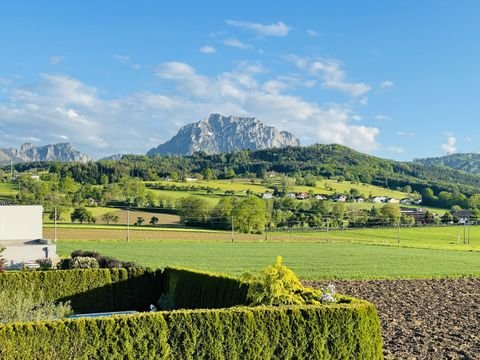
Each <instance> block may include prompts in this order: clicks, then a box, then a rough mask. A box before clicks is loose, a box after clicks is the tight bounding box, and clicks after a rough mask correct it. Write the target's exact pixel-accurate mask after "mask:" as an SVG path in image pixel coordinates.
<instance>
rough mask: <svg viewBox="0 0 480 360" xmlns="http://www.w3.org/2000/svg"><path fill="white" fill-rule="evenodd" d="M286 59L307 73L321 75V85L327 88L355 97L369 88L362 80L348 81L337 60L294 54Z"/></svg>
mask: <svg viewBox="0 0 480 360" xmlns="http://www.w3.org/2000/svg"><path fill="white" fill-rule="evenodd" d="M288 59H289V60H290V61H292V62H293V63H294V64H295V65H296V66H297V67H298V68H300V69H302V70H304V71H307V72H308V73H309V74H312V75H318V76H321V77H322V79H323V86H324V87H325V88H327V89H334V90H339V91H342V92H345V93H348V94H350V95H352V96H355V97H356V96H361V95H364V94H366V93H367V92H369V91H370V89H371V87H370V85H368V84H365V83H363V82H357V83H353V82H348V81H347V80H346V78H347V75H346V73H345V71H344V70H343V69H342V67H341V65H340V63H339V62H338V61H337V60H334V59H321V58H318V59H310V58H306V57H299V56H296V55H290V56H288Z"/></svg>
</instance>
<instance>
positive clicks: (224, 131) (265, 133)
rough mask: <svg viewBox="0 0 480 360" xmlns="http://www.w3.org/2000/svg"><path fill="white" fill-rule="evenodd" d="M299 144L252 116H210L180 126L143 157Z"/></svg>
mask: <svg viewBox="0 0 480 360" xmlns="http://www.w3.org/2000/svg"><path fill="white" fill-rule="evenodd" d="M299 145H300V141H299V140H298V139H297V138H296V137H295V136H294V135H293V134H291V133H289V132H287V131H280V130H278V129H276V128H274V127H272V126H267V125H265V124H263V123H262V122H260V121H259V120H258V119H256V118H254V117H239V116H223V115H220V114H210V116H209V117H208V118H206V119H204V120H201V121H199V122H196V123H192V124H188V125H185V126H183V127H182V128H181V129H180V130H179V131H178V133H177V134H176V135H175V136H174V137H173V138H172V139H170V140H169V141H167V142H166V143H164V144H161V145H159V146H158V147H156V148H154V149H151V150H150V151H149V152H148V153H147V155H154V154H170V155H191V154H193V153H194V152H197V151H203V152H205V153H206V154H218V153H222V152H233V151H237V150H242V149H250V150H261V149H270V148H283V147H287V146H299Z"/></svg>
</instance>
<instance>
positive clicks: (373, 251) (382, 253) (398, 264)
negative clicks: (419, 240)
mask: <svg viewBox="0 0 480 360" xmlns="http://www.w3.org/2000/svg"><path fill="white" fill-rule="evenodd" d="M77 249H83V250H94V251H98V252H100V253H102V254H105V255H110V256H113V257H117V258H119V259H122V260H133V261H135V262H137V263H138V264H140V265H144V266H149V267H153V268H158V267H165V266H179V267H189V268H196V269H202V270H207V271H215V272H223V273H228V274H232V275H240V274H242V273H244V272H248V271H257V270H260V269H262V268H264V267H265V266H267V265H269V264H272V263H273V262H274V261H275V258H276V257H277V256H278V255H281V256H283V258H284V262H285V264H286V265H288V266H290V267H292V269H293V270H294V271H295V272H296V274H298V276H299V277H301V278H302V279H332V278H342V279H365V278H369V279H371V278H431V277H450V276H480V252H476V251H472V252H468V251H449V250H432V249H416V248H401V247H392V246H375V245H364V244H338V243H316V242H233V243H230V242H209V241H203V242H191V241H186V242H182V241H132V242H129V243H127V242H125V241H102V240H93V241H68V240H62V241H59V242H58V252H59V254H60V255H63V256H67V255H68V254H69V253H71V252H72V251H74V250H77Z"/></svg>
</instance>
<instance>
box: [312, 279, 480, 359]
mask: <svg viewBox="0 0 480 360" xmlns="http://www.w3.org/2000/svg"><path fill="white" fill-rule="evenodd" d="M306 283H307V284H308V285H310V286H314V287H323V286H325V285H327V284H328V282H325V281H309V282H306ZM331 283H333V284H334V285H335V286H336V290H337V292H338V293H342V294H346V295H351V296H355V297H359V298H363V299H366V300H369V301H370V302H372V303H373V304H375V307H376V308H377V311H378V316H379V318H380V323H381V326H382V336H383V342H384V344H383V347H384V355H385V358H386V359H480V278H462V279H436V280H368V281H345V280H341V281H331Z"/></svg>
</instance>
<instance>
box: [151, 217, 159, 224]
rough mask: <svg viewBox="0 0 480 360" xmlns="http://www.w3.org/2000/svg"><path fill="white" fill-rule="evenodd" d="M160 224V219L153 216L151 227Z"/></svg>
mask: <svg viewBox="0 0 480 360" xmlns="http://www.w3.org/2000/svg"><path fill="white" fill-rule="evenodd" d="M157 224H158V217H156V216H152V218H151V219H150V225H153V226H155V225H157Z"/></svg>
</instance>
